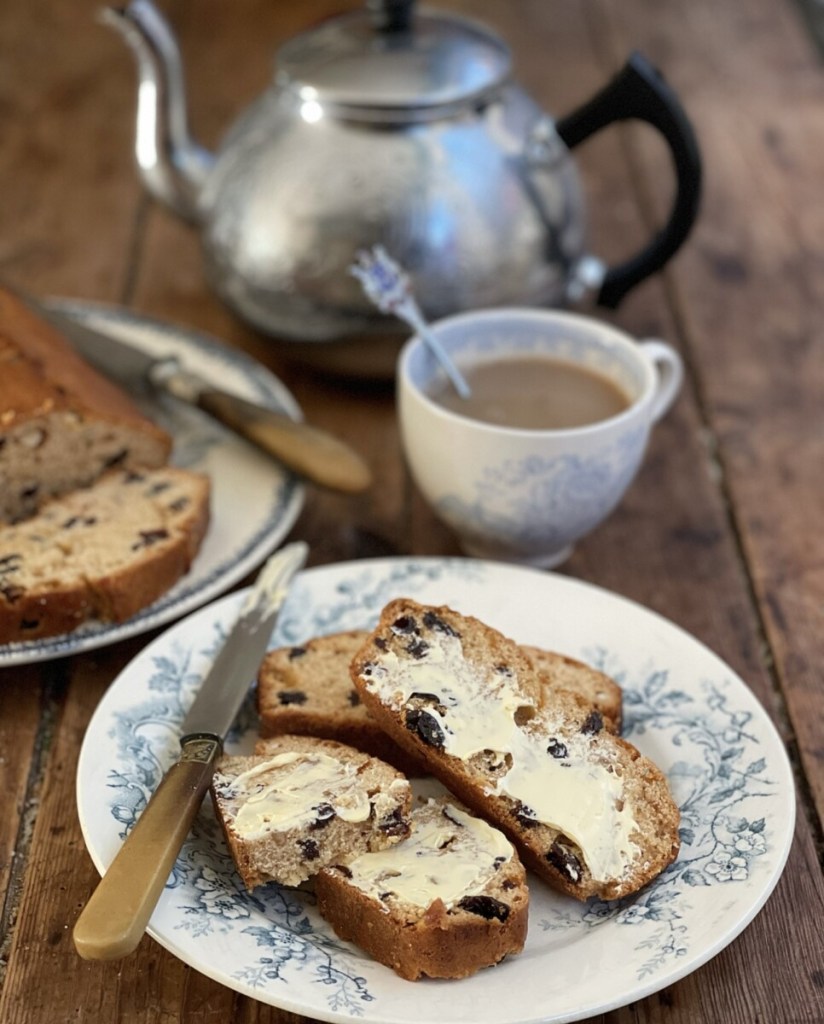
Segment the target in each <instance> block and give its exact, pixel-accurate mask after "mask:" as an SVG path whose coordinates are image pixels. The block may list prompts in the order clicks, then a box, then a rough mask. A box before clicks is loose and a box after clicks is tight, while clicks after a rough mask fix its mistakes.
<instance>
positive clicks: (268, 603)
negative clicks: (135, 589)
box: [73, 542, 308, 960]
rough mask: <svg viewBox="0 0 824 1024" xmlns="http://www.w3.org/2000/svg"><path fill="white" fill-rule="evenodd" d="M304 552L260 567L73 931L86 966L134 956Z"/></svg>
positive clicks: (300, 548) (295, 547)
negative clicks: (170, 758) (174, 753)
mask: <svg viewBox="0 0 824 1024" xmlns="http://www.w3.org/2000/svg"><path fill="white" fill-rule="evenodd" d="M307 552H308V548H307V545H306V544H304V543H302V542H296V543H294V544H289V545H287V546H286V547H284V548H282V549H281V550H280V551H279V552H278V553H277V554H275V555H273V556H272V557H271V558H270V559H269V561H268V562H267V563H266V565H264V567H263V569H262V570H261V572H260V574H259V575H258V577H257V580H256V581H255V583H254V585H253V587H252V589H251V590H250V591H249V593H248V595H247V597H246V600H245V602H244V604H243V606H242V608H241V610H240V614H239V615H238V618H237V620H236V621H235V624H234V626H233V627H232V629H231V631H230V633H229V635H228V637H227V639H226V641H225V643H224V644H223V646H222V647H221V649H220V650H219V652H218V654H217V656H216V658H215V661H214V663H213V665H212V667H211V668H210V669H209V672H208V673H207V675H206V677H205V678H204V680H203V682H202V683H201V685H200V689H199V690H198V693H197V695H196V697H195V699H194V702H193V704H192V706H191V708H190V709H189V712H188V714H187V715H186V717H185V719H184V720H183V724H182V726H181V736H180V756H179V757H178V759H177V761H176V762H175V763H174V764H173V765H172V767H171V768H170V769H169V770H168V771H167V772H166V774H165V775H164V776H163V778H162V779H161V780H160V784H159V785H158V787H157V789H156V790H155V792H154V793H153V795H152V797H151V799H150V800H149V802H148V803H147V804H146V807H145V809H144V810H143V813H142V814H141V815H140V817H139V818H138V820H137V823H136V825H135V826H134V828H133V829H132V831H131V832H130V833H129V835H128V837H127V838H126V841H125V843H124V844H123V846H122V847H121V848H120V850H119V852H118V853H117V856H116V857H115V859H114V860H113V861H112V863H111V865H110V866H109V868H108V870H107V871H106V873H105V874H104V875H103V877H102V878H101V880H100V882H99V883H98V886H97V888H96V889H95V891H94V892H93V893H92V896H91V898H90V899H89V902H88V903H87V904H86V906H85V908H84V909H83V912H82V913H81V915H80V917H79V918H78V919H77V922H76V924H75V926H74V931H73V938H74V944H75V948H76V949H77V952H78V953H79V954H80V956H82V957H83V958H84V959H86V960H116V959H119V958H120V957H123V956H126V955H127V954H128V953H131V952H132V950H134V949H135V947H136V946H137V944H138V943H139V942H140V939H141V938H142V936H143V933H144V932H145V930H146V926H147V924H148V922H149V918H150V917H151V915H152V911H153V910H154V908H155V905H156V904H157V901H158V899H159V898H160V893H161V892H162V890H163V887H164V886H165V884H166V881H167V879H168V877H169V873H170V872H171V870H172V867H173V866H174V862H175V860H176V859H177V855H178V853H179V852H180V848H181V847H182V845H183V841H184V840H185V838H186V836H187V835H188V833H189V830H190V828H191V827H192V824H193V822H194V820H195V817H196V816H197V812H198V809H199V807H200V804H201V802H202V801H203V797H204V796H205V794H206V790H207V789H208V788H209V784H210V782H211V779H212V775H213V773H214V767H215V762H216V760H217V758H218V757H219V756H220V754H221V751H222V749H223V739H224V737H225V735H226V733H227V731H228V729H229V727H230V726H231V724H232V722H233V721H234V719H235V716H236V715H237V713H238V710H239V709H240V705H241V704H242V702H243V698H244V697H245V695H246V693H247V691H248V689H249V685H250V682H251V680H252V679H253V678H254V675H255V673H256V672H257V669H258V667H259V665H260V662H261V661H262V660H263V655H264V653H265V652H266V647H267V644H268V641H269V638H270V636H271V633H272V629H273V628H274V625H275V621H276V619H277V616H278V613H279V611H280V609H281V607H282V605H283V602H284V600H285V598H286V595H287V592H288V587H289V583H290V581H291V580H292V577H293V576H294V575H295V573H296V572H297V571H298V570H299V569H300V568H301V567H302V566H303V564H304V562H305V561H306V555H307Z"/></svg>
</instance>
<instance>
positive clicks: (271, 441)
mask: <svg viewBox="0 0 824 1024" xmlns="http://www.w3.org/2000/svg"><path fill="white" fill-rule="evenodd" d="M16 294H18V295H19V297H20V298H21V300H22V301H23V302H24V303H25V304H26V305H27V306H28V307H29V308H30V309H31V310H32V311H33V312H35V313H36V314H37V315H38V316H39V317H41V318H42V319H43V320H46V321H47V322H48V323H50V324H51V325H52V326H53V327H54V328H55V329H56V330H57V331H59V332H60V333H61V334H62V335H63V336H64V337H65V338H66V340H67V341H69V343H70V344H71V345H72V347H73V348H74V349H75V350H76V351H77V352H78V353H79V354H80V355H81V356H82V357H83V358H84V359H85V360H86V361H87V362H89V363H91V365H92V366H94V367H95V369H97V370H99V371H100V372H101V373H103V374H104V375H105V376H107V377H111V378H113V379H114V380H116V381H118V383H120V384H122V385H123V386H124V387H125V388H126V389H127V390H128V391H129V392H130V393H131V394H144V395H145V394H149V395H151V394H153V393H156V392H158V391H160V392H166V393H167V394H170V395H173V396H174V397H175V398H176V399H178V400H180V401H182V402H186V403H187V404H189V405H194V406H197V407H198V408H199V409H202V410H203V411H204V412H206V413H208V414H209V415H210V416H213V417H214V418H215V419H216V420H219V421H220V422H221V423H223V424H224V425H225V426H227V427H229V428H230V429H231V430H234V431H235V432H236V433H238V434H240V435H241V436H242V437H245V438H246V439H247V440H249V441H252V442H253V443H254V444H256V445H258V447H260V448H262V449H263V450H264V451H266V452H268V453H269V454H270V455H273V456H274V457H275V458H276V459H277V460H278V461H279V462H281V463H283V465H284V466H286V467H287V468H288V469H291V470H293V471H294V472H295V473H297V474H299V475H300V476H302V477H305V478H306V479H307V480H311V481H312V482H313V483H316V484H320V485H321V486H323V487H328V488H330V489H332V490H336V491H345V492H350V493H354V492H357V491H362V490H364V489H365V488H366V487H368V486H369V484H370V483H371V473H370V470H369V467H368V466H367V465H366V463H365V462H364V460H363V459H362V458H361V457H360V455H358V454H357V452H355V451H353V450H352V449H351V448H350V447H349V446H348V445H346V444H344V443H343V442H342V441H339V440H338V439H337V438H335V437H332V435H331V434H328V433H326V432H325V431H322V430H319V429H317V428H316V427H311V426H309V425H308V424H306V423H299V422H295V421H294V420H292V419H290V418H289V417H288V416H286V415H285V414H284V413H281V412H278V411H277V410H275V409H270V408H267V407H266V406H262V405H258V404H256V403H255V402H250V401H247V400H246V399H244V398H241V397H239V396H238V395H234V394H231V393H230V392H228V391H223V390H222V389H220V388H216V387H213V386H212V385H211V384H210V383H208V382H207V381H205V380H203V379H202V378H201V377H199V376H198V375H197V374H196V373H192V372H191V371H189V370H187V369H185V367H183V366H182V365H181V363H180V361H179V360H178V359H177V357H176V356H175V355H173V354H169V355H164V356H160V357H157V356H151V355H148V354H147V353H145V352H143V351H142V350H141V349H139V348H137V347H136V346H134V345H130V344H129V343H128V342H125V341H121V340H120V339H119V338H116V337H115V336H114V335H111V334H107V333H106V332H105V331H101V330H99V329H92V328H91V327H87V326H86V325H85V324H81V323H79V322H78V321H77V320H75V319H74V318H73V317H70V316H68V315H66V314H64V313H61V312H59V311H58V310H55V309H52V308H51V307H50V306H48V305H46V304H45V303H43V302H39V301H38V300H37V299H35V298H33V297H32V296H30V295H23V294H21V293H20V292H16Z"/></svg>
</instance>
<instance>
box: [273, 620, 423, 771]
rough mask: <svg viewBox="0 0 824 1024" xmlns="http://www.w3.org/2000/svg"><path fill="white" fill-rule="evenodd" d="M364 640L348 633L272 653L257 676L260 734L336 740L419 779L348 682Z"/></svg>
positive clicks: (415, 764)
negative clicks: (353, 663) (356, 655)
mask: <svg viewBox="0 0 824 1024" xmlns="http://www.w3.org/2000/svg"><path fill="white" fill-rule="evenodd" d="M368 635H369V634H368V633H367V632H366V631H365V630H351V631H349V632H346V633H334V634H331V635H329V636H321V637H315V638H314V639H312V640H309V641H307V642H306V643H305V644H301V645H300V646H292V647H280V648H278V649H277V650H274V651H270V652H269V653H268V654H267V655H266V657H265V658H264V659H263V663H262V664H261V667H260V671H259V672H258V685H257V705H258V714H259V716H260V734H261V736H280V735H283V734H284V733H292V734H294V735H300V736H320V737H322V738H323V739H330V740H337V741H338V742H339V743H346V744H349V745H350V746H353V747H356V748H357V749H358V750H362V751H364V752H365V753H367V754H371V755H372V756H373V757H379V758H381V759H382V760H384V761H388V762H389V764H392V765H394V766H395V767H396V768H397V769H398V770H399V771H401V772H403V773H404V774H405V775H420V774H421V771H422V766H421V763H420V761H419V760H417V759H416V758H413V757H410V756H409V754H407V752H406V751H405V750H403V749H402V748H401V747H399V746H398V745H397V743H395V741H394V740H392V739H390V737H389V736H388V735H387V734H386V733H385V732H384V731H383V729H381V727H380V726H379V725H378V723H377V722H376V721H375V719H374V718H372V716H371V715H370V714H369V712H368V711H367V710H366V708H365V707H364V706H363V705H362V704H361V700H360V694H359V693H358V691H357V690H356V689H355V687H354V686H353V685H352V680H351V678H350V677H349V665H350V664H351V662H352V658H353V657H354V655H355V653H356V652H357V651H358V650H359V649H360V647H361V646H362V645H363V642H364V640H365V639H366V637H367V636H368Z"/></svg>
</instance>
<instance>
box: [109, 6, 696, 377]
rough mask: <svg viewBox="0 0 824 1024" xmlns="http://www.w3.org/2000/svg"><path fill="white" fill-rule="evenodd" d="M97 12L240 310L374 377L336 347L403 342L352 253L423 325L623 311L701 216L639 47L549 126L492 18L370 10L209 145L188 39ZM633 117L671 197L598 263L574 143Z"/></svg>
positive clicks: (319, 44) (156, 175)
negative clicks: (619, 251) (366, 258)
mask: <svg viewBox="0 0 824 1024" xmlns="http://www.w3.org/2000/svg"><path fill="white" fill-rule="evenodd" d="M105 14H106V20H107V21H108V22H110V23H111V24H113V25H114V26H115V27H117V28H118V29H119V30H120V31H121V32H122V34H123V35H124V37H125V38H126V40H127V41H128V42H129V43H130V45H131V46H132V47H133V49H134V50H135V52H136V54H137V56H138V58H139V60H138V64H139V70H140V78H141V88H140V91H139V100H138V117H137V140H136V154H137V161H138V166H139V170H140V173H141V175H142V177H143V180H144V182H145V184H146V186H147V187H148V188H149V190H150V191H151V192H152V193H153V194H154V195H155V196H156V197H157V198H159V199H160V200H162V201H163V202H165V203H167V204H168V205H169V206H171V207H172V208H173V209H174V210H175V211H177V212H178V213H179V214H181V215H182V216H184V217H185V218H187V219H188V220H190V221H192V222H193V223H195V224H196V225H197V226H198V227H199V229H200V231H201V234H202V240H203V248H204V255H205V261H206V268H207V274H208V277H209V280H210V282H211V283H212V285H213V286H214V288H215V289H216V290H217V292H218V293H219V294H220V295H221V297H222V298H223V299H224V300H225V302H226V303H227V304H228V305H229V306H230V307H232V308H233V309H234V310H235V312H236V313H237V314H239V315H240V316H241V317H242V318H243V319H245V320H246V321H248V322H249V323H251V324H252V325H254V326H255V327H257V328H258V329H260V330H261V331H263V332H264V333H267V334H269V335H272V336H273V337H276V338H278V339H281V340H283V341H287V342H292V343H294V344H293V345H292V346H291V347H292V348H293V349H295V350H296V354H301V355H303V354H305V355H307V356H310V355H317V354H321V360H322V361H323V360H324V359H325V360H326V361H328V362H329V364H330V365H332V366H333V367H334V365H335V363H336V362H337V363H338V364H339V365H338V366H337V368H339V369H340V368H342V369H351V370H355V371H356V372H368V371H369V369H370V368H372V369H374V368H375V367H376V366H378V365H379V364H378V362H376V361H375V360H374V359H373V358H371V357H370V358H369V359H368V360H367V359H366V358H364V359H361V357H360V356H358V355H355V356H354V357H353V360H352V359H348V358H347V357H346V356H343V357H342V358H336V357H340V356H341V353H343V352H344V349H343V348H342V347H339V346H341V345H342V343H344V342H347V341H351V340H352V339H356V338H360V339H362V340H363V339H367V340H368V339H369V338H370V337H371V338H374V339H376V340H385V339H386V338H387V337H389V336H392V335H394V336H395V337H397V338H398V339H399V338H400V337H401V334H400V331H399V328H398V326H397V325H396V324H395V323H394V322H393V321H392V320H391V319H390V318H388V317H386V316H384V315H382V314H380V313H378V312H377V311H375V310H374V308H372V307H371V306H370V304H369V303H368V300H367V299H366V298H365V297H364V296H363V294H362V292H361V290H360V288H359V287H358V285H357V282H356V281H354V280H353V279H352V277H351V275H350V274H349V273H348V272H347V269H348V267H349V266H350V264H351V263H352V260H353V258H354V255H355V253H356V251H357V250H358V249H361V248H366V247H369V246H371V245H373V244H375V243H381V244H383V245H385V246H386V248H387V249H388V250H389V251H390V252H391V254H392V255H393V257H395V258H396V259H397V260H398V261H399V262H400V263H401V264H402V265H403V266H404V267H405V268H406V270H407V271H408V273H409V274H410V277H411V278H412V280H413V282H414V287H415V291H416V293H417V294H418V295H419V296H420V299H421V305H422V307H423V309H424V312H425V314H426V315H427V317H430V318H440V317H443V316H446V315H448V314H451V313H454V312H456V311H459V310H463V309H474V308H479V307H484V306H496V305H504V304H508V305H513V304H518V305H535V306H566V305H568V304H570V303H574V302H575V301H577V300H578V299H580V298H581V297H582V296H583V295H584V294H585V293H587V292H593V293H596V295H597V298H598V301H600V302H601V303H602V304H604V305H607V306H615V305H617V304H618V302H619V301H620V300H621V298H622V297H623V295H624V294H626V292H627V291H629V289H631V288H632V287H633V286H634V285H635V284H637V283H638V282H639V281H640V280H643V279H644V278H645V277H647V276H648V275H649V274H651V273H653V272H655V271H656V270H658V269H659V268H660V267H661V266H662V265H663V264H664V263H665V262H666V260H667V259H669V258H670V256H672V254H673V253H674V252H675V251H676V250H677V249H678V247H679V246H680V245H681V243H682V242H683V240H684V238H685V237H686V236H687V234H688V232H689V229H690V227H691V225H692V223H693V220H694V218H695V213H696V209H697V202H698V196H699V191H700V159H699V155H698V150H697V146H696V143H695V139H694V136H693V133H692V130H691V128H690V125H689V122H688V121H687V118H686V116H685V115H684V112H683V110H682V109H681V106H680V104H679V102H678V100H677V97H676V96H675V95H674V93H673V92H672V90H671V89H670V88H669V87H668V86H667V84H666V82H665V81H664V80H663V79H662V78H661V76H660V75H659V74H658V73H657V72H656V71H655V70H654V69H653V68H652V67H651V66H650V65H649V64H648V63H647V62H646V61H645V60H644V58H642V57H641V56H640V55H638V54H635V55H633V56H632V57H631V59H630V61H629V62H628V63H627V65H626V66H625V68H624V69H623V71H621V72H620V73H619V74H618V75H617V76H616V77H615V78H614V79H613V80H612V81H611V82H610V83H608V84H607V86H606V87H605V88H604V89H603V90H602V91H601V92H600V93H598V94H597V95H596V96H595V97H594V98H593V99H592V100H591V101H590V102H589V103H588V104H586V105H585V106H584V107H582V108H581V109H580V110H578V111H576V112H575V113H573V114H570V115H568V116H567V117H565V118H563V119H561V120H559V121H555V120H553V118H552V117H551V116H550V115H548V114H547V113H545V112H544V111H542V110H541V109H540V108H539V107H538V106H537V105H536V104H535V103H534V102H533V100H532V99H531V98H530V97H529V96H528V95H527V94H526V92H524V90H523V89H521V88H520V87H519V86H518V85H517V84H515V83H514V82H513V80H512V78H511V74H510V56H509V51H508V50H507V48H506V46H505V45H504V43H503V42H502V41H501V40H500V39H499V38H498V37H497V36H496V35H494V34H493V33H492V32H490V31H488V30H487V29H486V28H484V27H483V26H480V25H478V24H477V23H475V22H472V21H469V20H467V19H464V18H460V17H455V16H449V15H445V14H443V13H435V12H426V13H424V12H416V11H415V10H414V9H413V4H412V3H411V2H410V3H406V2H403V0H400V2H398V0H396V2H394V3H392V2H384V3H383V4H377V3H376V4H374V5H373V7H372V9H364V10H362V11H353V12H350V13H348V14H345V15H342V16H340V17H337V18H333V19H330V20H328V21H326V22H323V23H322V24H321V25H319V26H318V27H316V28H314V29H312V30H310V31H308V32H306V33H304V34H303V35H300V36H297V37H296V38H295V39H293V40H291V41H290V42H288V43H287V44H286V45H285V46H284V47H283V48H282V49H281V51H280V52H279V54H278V58H277V64H276V68H277V73H276V76H275V79H274V81H273V82H272V84H271V85H270V87H269V88H268V89H267V90H266V91H265V92H264V93H263V95H262V96H260V97H259V98H258V99H257V100H256V101H255V102H254V103H253V104H252V105H251V107H250V108H249V109H248V110H247V111H246V112H245V113H244V114H243V115H242V116H241V117H240V119H239V120H238V122H237V123H236V124H235V125H234V126H233V127H232V128H231V129H230V130H229V132H228V133H227V135H226V137H225V139H224V140H223V143H222V144H221V146H220V148H219V150H218V152H217V153H215V154H211V153H208V152H206V151H205V150H203V149H202V148H201V147H199V146H198V145H197V144H196V143H195V142H194V141H193V140H192V139H191V138H190V136H189V133H188V129H187V123H186V108H185V96H184V89H183V74H182V68H181V65H180V56H179V52H178V48H177V45H176V43H175V40H174V37H173V35H172V33H171V29H170V27H169V25H168V24H167V22H166V21H165V20H164V19H163V18H162V16H161V15H160V13H159V12H158V11H157V9H156V8H155V7H154V6H153V5H152V3H151V0H132V2H131V3H129V4H128V5H127V6H126V7H124V8H120V9H110V10H107V11H106V12H105ZM632 117H636V118H641V119H643V120H646V121H648V122H649V123H651V124H653V125H654V126H655V127H656V128H658V129H659V130H660V131H661V132H662V133H663V135H664V137H665V138H666V140H667V142H668V144H669V147H670V150H671V152H672V156H673V167H674V172H675V176H676V188H675V199H674V202H673V207H672V210H671V211H670V215H669V218H668V220H667V222H666V224H665V225H664V227H663V228H662V229H661V230H660V231H659V232H658V233H657V234H656V235H655V236H654V237H653V238H652V239H650V240H649V242H648V243H647V245H646V246H645V247H644V249H643V250H642V251H641V252H640V253H637V254H635V255H634V256H633V257H631V258H630V259H628V260H627V261H625V262H624V263H622V264H620V265H618V266H614V267H607V266H605V265H604V264H603V263H602V261H600V260H599V259H598V258H597V257H596V256H594V255H593V254H591V253H590V252H589V251H588V249H587V241H586V214H585V203H584V199H583V196H582V194H581V187H580V182H579V178H578V173H577V171H576V168H575V165H574V162H573V160H572V157H571V154H570V150H571V148H572V147H574V146H575V145H577V144H578V143H579V142H581V141H583V140H584V139H585V138H587V137H588V136H589V135H591V134H592V133H593V132H595V131H597V130H599V129H600V128H602V127H604V126H605V125H607V124H609V123H611V122H613V121H617V120H623V119H626V118H632ZM368 349H369V346H368V345H367V347H366V348H365V349H363V351H368ZM345 351H347V352H349V353H350V354H351V353H353V352H355V353H357V352H360V351H361V349H360V348H359V347H357V346H356V347H355V348H353V347H352V346H351V345H350V346H349V347H348V348H347V349H346V350H345ZM395 351H396V350H395ZM392 358H393V359H394V352H393V354H392ZM348 363H352V365H347V364H348ZM367 364H368V365H367ZM390 365H391V364H390Z"/></svg>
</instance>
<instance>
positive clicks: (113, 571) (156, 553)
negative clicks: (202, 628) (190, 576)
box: [0, 466, 210, 643]
mask: <svg viewBox="0 0 824 1024" xmlns="http://www.w3.org/2000/svg"><path fill="white" fill-rule="evenodd" d="M209 490H210V488H209V480H208V478H207V477H205V476H203V475H201V474H199V473H192V472H190V471H188V470H184V469H177V468H173V467H170V466H167V467H164V468H162V469H155V470H146V471H141V472H131V471H125V470H110V471H109V473H108V474H106V476H104V477H103V478H101V479H100V480H98V481H97V483H95V484H93V485H92V486H91V487H87V488H83V489H82V490H78V491H73V492H72V493H71V494H67V495H64V496H63V497H61V498H55V499H53V500H52V501H50V502H48V503H47V504H46V505H45V506H44V507H43V508H42V509H41V510H40V512H38V513H37V515H35V516H33V517H31V518H29V519H26V520H24V521H23V522H20V523H17V524H15V525H7V526H2V527H0V643H8V642H11V641H22V640H34V639H38V638H41V637H48V636H55V635H57V634H60V633H67V632H69V631H71V630H73V629H75V628H76V627H77V626H79V625H81V624H82V623H84V622H87V621H89V620H92V619H94V620H99V621H104V622H122V621H124V620H125V619H128V618H130V617H131V616H132V615H134V614H135V613H136V612H138V611H140V609H142V608H145V607H146V606H147V605H150V604H152V603H153V602H154V601H155V600H157V598H159V597H160V596H161V595H162V594H164V593H165V592H166V591H167V590H168V589H169V588H170V587H171V586H172V585H173V584H174V583H176V582H177V581H178V580H179V579H180V578H181V577H182V576H183V575H184V574H185V573H186V572H187V571H188V569H189V567H190V566H191V564H192V561H193V560H194V558H195V555H196V554H197V552H198V550H199V548H200V544H201V542H202V540H203V537H204V535H205V533H206V529H207V526H208V522H209Z"/></svg>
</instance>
